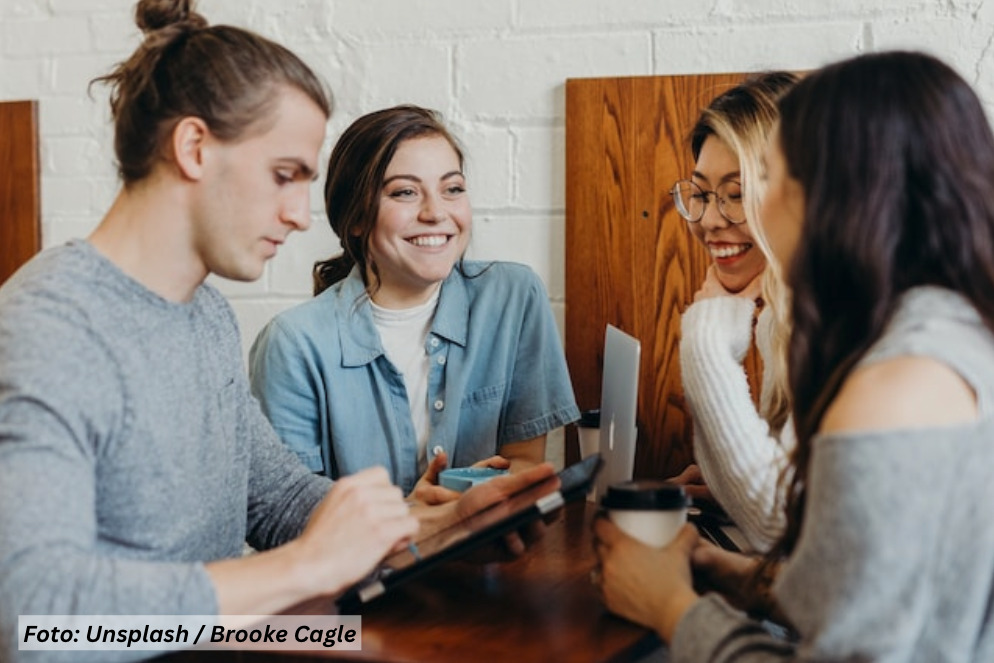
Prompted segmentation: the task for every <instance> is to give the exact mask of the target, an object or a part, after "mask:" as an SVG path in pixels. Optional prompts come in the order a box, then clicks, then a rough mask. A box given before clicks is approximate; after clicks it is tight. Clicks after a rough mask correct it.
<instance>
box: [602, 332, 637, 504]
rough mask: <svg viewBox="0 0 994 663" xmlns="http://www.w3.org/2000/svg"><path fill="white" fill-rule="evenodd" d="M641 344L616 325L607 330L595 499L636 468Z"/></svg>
mask: <svg viewBox="0 0 994 663" xmlns="http://www.w3.org/2000/svg"><path fill="white" fill-rule="evenodd" d="M641 354H642V344H641V343H640V342H639V340H638V339H637V338H635V337H634V336H630V335H628V334H626V333H625V332H623V331H621V330H620V329H618V328H617V327H615V326H614V325H608V326H607V329H606V330H605V332H604V370H603V375H602V379H601V423H600V436H601V440H600V453H601V457H602V458H603V459H604V469H603V470H602V471H601V473H600V475H599V476H598V478H597V482H596V485H595V487H596V493H595V496H594V499H597V497H598V496H600V495H603V494H604V493H605V492H606V491H607V487H608V486H609V485H610V484H612V483H617V482H618V481H628V480H629V479H631V478H632V472H633V471H634V469H635V441H636V437H637V435H638V431H637V429H636V427H635V413H636V409H637V406H638V386H639V361H640V358H641Z"/></svg>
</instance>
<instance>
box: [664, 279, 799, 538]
mask: <svg viewBox="0 0 994 663" xmlns="http://www.w3.org/2000/svg"><path fill="white" fill-rule="evenodd" d="M754 311H755V304H754V302H753V301H752V300H750V299H746V298H742V297H731V296H729V297H712V298H708V299H703V300H701V301H698V302H695V303H694V304H693V305H691V306H690V307H689V308H688V309H687V311H686V312H685V313H684V314H683V318H682V320H681V336H682V337H681V340H680V367H681V371H682V373H683V390H684V395H685V396H686V398H687V402H688V404H689V405H690V411H691V415H692V416H693V418H694V454H695V456H696V459H697V464H698V465H699V466H700V468H701V474H702V475H703V476H704V480H705V481H706V482H707V485H708V487H709V488H710V490H711V493H712V495H714V497H715V499H716V500H718V503H719V504H720V505H721V506H722V507H723V508H724V509H725V511H726V512H727V513H728V515H729V516H730V517H731V518H732V520H733V521H735V524H736V525H738V527H739V528H740V529H741V530H742V533H743V534H744V535H745V537H746V539H747V540H748V541H749V544H750V545H751V546H752V547H753V548H754V549H755V550H757V551H765V550H767V549H768V548H769V547H770V545H771V544H772V543H773V542H774V541H775V540H776V539H777V537H778V536H779V535H780V533H781V532H782V531H783V527H784V513H783V509H782V503H780V501H779V500H778V498H777V493H778V481H779V477H780V473H781V471H782V469H783V468H784V467H785V466H786V464H787V458H788V456H789V454H790V452H791V450H792V449H793V448H794V444H795V437H794V424H793V419H787V422H786V423H785V424H784V427H783V431H782V433H781V435H780V438H779V439H778V438H777V437H775V436H774V435H773V434H771V431H770V426H769V424H768V423H767V421H766V420H765V419H764V418H763V417H762V416H760V414H759V412H757V410H756V407H755V405H754V404H753V401H752V397H751V395H750V393H749V383H748V380H747V378H746V373H745V369H744V368H743V366H742V361H743V359H744V358H745V355H746V352H747V351H748V349H749V342H750V340H751V338H752V326H753V325H752V320H753V312H754ZM772 324H773V318H772V315H771V314H770V312H769V310H768V309H767V310H766V311H764V312H763V313H761V314H760V316H759V322H758V324H757V325H756V343H757V346H758V349H759V353H760V356H761V357H762V358H763V360H764V363H765V362H766V360H767V358H768V357H769V356H770V355H771V348H770V337H771V325H772ZM772 385H773V376H772V372H771V371H766V370H764V375H763V381H762V390H761V395H760V402H761V403H762V404H764V405H765V403H766V402H767V399H769V397H770V391H771V389H772Z"/></svg>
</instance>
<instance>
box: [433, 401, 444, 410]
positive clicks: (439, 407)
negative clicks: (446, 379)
mask: <svg viewBox="0 0 994 663" xmlns="http://www.w3.org/2000/svg"><path fill="white" fill-rule="evenodd" d="M444 407H445V401H443V400H441V399H439V400H437V401H435V409H436V410H438V411H441V410H442V408H444Z"/></svg>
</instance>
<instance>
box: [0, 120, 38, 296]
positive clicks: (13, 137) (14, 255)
mask: <svg viewBox="0 0 994 663" xmlns="http://www.w3.org/2000/svg"><path fill="white" fill-rule="evenodd" d="M38 172H39V170H38V111H37V103H36V102H34V101H7V102H0V283H3V282H4V281H6V280H7V278H8V277H10V275H11V274H13V273H14V272H15V271H17V268H18V267H20V266H21V265H22V264H24V263H25V262H27V261H28V259H29V258H31V256H33V255H34V254H35V253H37V252H38V251H39V250H41V203H40V199H39V185H38Z"/></svg>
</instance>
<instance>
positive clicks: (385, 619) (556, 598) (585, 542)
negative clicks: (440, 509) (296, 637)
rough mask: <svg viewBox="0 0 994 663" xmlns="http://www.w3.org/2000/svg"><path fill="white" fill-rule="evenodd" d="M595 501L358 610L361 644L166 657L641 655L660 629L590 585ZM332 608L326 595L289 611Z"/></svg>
mask: <svg viewBox="0 0 994 663" xmlns="http://www.w3.org/2000/svg"><path fill="white" fill-rule="evenodd" d="M593 513H594V506H593V505H591V504H587V503H586V502H579V503H575V504H570V505H568V506H567V507H566V508H565V509H564V510H563V512H562V515H560V517H559V518H558V519H557V520H556V521H555V522H553V523H551V524H549V525H548V526H547V528H546V532H545V536H544V537H543V538H542V539H541V540H540V541H538V542H536V543H535V544H533V545H532V547H531V548H530V550H529V551H528V553H526V554H525V555H524V556H523V557H521V558H519V559H517V560H515V561H513V562H508V563H503V564H488V565H478V564H471V563H468V562H451V563H447V564H444V565H443V566H441V567H440V568H439V569H437V570H435V571H432V572H431V573H429V574H426V575H425V576H424V577H422V578H419V579H417V580H414V581H412V582H411V583H409V584H408V585H407V586H405V587H402V588H399V589H398V590H396V591H395V592H394V593H391V594H390V595H387V596H384V597H382V598H380V599H377V600H376V601H374V602H372V603H371V604H369V605H368V606H366V607H365V608H364V609H363V611H362V644H363V649H362V651H358V652H345V651H334V650H331V649H329V650H328V651H327V652H324V651H321V652H313V651H308V652H292V651H281V652H246V651H241V652H218V651H212V652H197V651H189V652H184V653H182V654H178V655H173V656H170V657H168V658H167V659H164V660H168V661H171V662H179V661H184V662H195V661H244V662H256V661H267V662H272V661H296V662H298V663H299V661H301V660H302V659H303V658H306V657H311V658H325V657H326V658H336V659H340V660H359V661H391V662H405V663H407V662H415V661H416V662H421V661H430V662H432V663H434V662H436V661H437V662H440V663H445V662H448V661H452V662H458V663H465V662H467V661H484V662H486V663H497V662H499V661H513V662H514V663H527V662H531V661H535V662H541V663H547V662H554V663H572V662H576V663H587V662H593V661H630V660H637V659H638V658H641V657H643V656H645V655H646V654H648V653H649V652H651V651H653V650H654V649H656V648H658V647H660V646H661V643H660V641H659V639H658V638H657V637H656V635H655V634H654V633H653V632H651V631H649V630H647V629H644V628H642V627H640V626H637V625H635V624H632V623H631V622H628V621H625V620H623V619H621V618H618V617H615V616H613V615H611V614H609V613H608V612H607V611H606V610H605V609H604V607H603V605H602V604H601V601H600V598H599V597H598V595H597V592H596V590H595V588H594V587H593V586H592V585H591V584H590V580H589V574H590V569H591V568H592V567H593V565H594V554H593V549H592V547H591V534H590V521H591V519H592V517H593ZM329 611H334V606H333V604H332V602H331V601H330V600H328V599H322V600H317V601H309V602H307V603H304V604H301V605H299V606H296V607H294V608H291V609H290V610H287V613H288V614H322V613H327V612H329Z"/></svg>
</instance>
